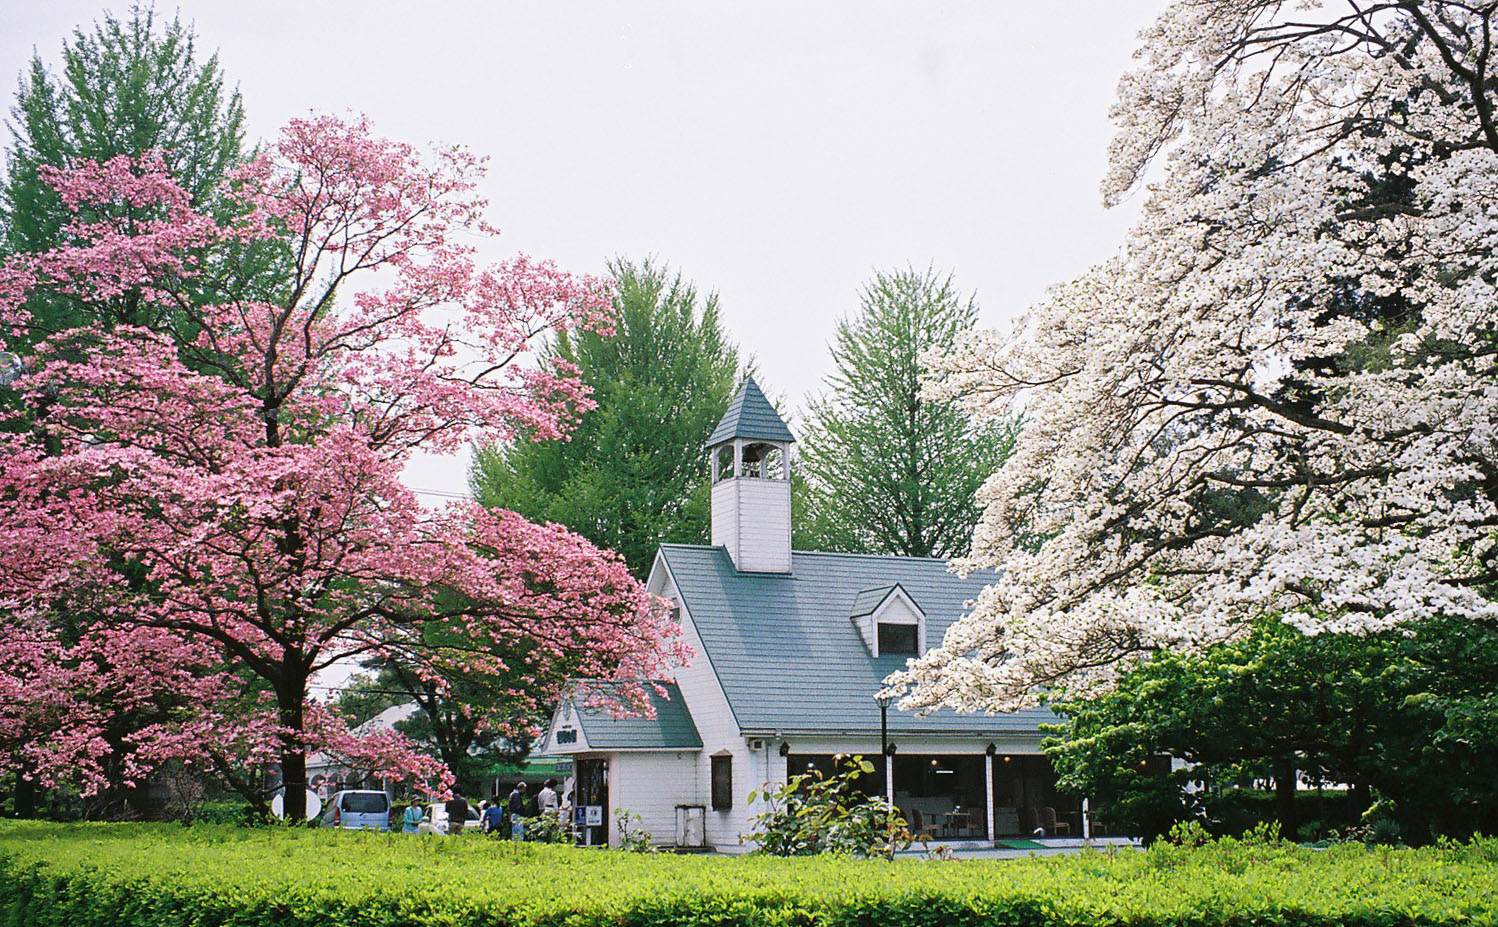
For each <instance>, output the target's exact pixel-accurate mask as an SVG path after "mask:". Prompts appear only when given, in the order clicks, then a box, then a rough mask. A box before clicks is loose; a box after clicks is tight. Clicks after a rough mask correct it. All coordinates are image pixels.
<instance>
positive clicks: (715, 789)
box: [708, 753, 733, 811]
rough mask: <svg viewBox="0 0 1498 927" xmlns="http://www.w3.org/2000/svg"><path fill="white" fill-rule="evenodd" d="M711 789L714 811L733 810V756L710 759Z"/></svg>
mask: <svg viewBox="0 0 1498 927" xmlns="http://www.w3.org/2000/svg"><path fill="white" fill-rule="evenodd" d="M710 760H711V763H710V771H709V783H708V784H709V789H708V791H709V792H710V793H711V796H710V797H711V799H712V806H713V810H714V811H732V810H733V754H731V753H720V754H716V755H714V756H712V757H710Z"/></svg>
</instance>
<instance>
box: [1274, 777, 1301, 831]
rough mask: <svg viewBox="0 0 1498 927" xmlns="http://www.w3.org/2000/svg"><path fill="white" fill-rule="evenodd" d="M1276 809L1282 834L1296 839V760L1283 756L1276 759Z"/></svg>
mask: <svg viewBox="0 0 1498 927" xmlns="http://www.w3.org/2000/svg"><path fill="white" fill-rule="evenodd" d="M1274 809H1275V815H1276V817H1278V818H1279V822H1280V836H1282V837H1284V838H1286V839H1288V840H1293V839H1295V828H1296V820H1295V760H1294V758H1293V757H1288V756H1287V757H1282V758H1280V759H1277V760H1275V761H1274Z"/></svg>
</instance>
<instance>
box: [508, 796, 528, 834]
mask: <svg viewBox="0 0 1498 927" xmlns="http://www.w3.org/2000/svg"><path fill="white" fill-rule="evenodd" d="M525 793H526V785H525V783H524V782H522V783H520V784H519V785H517V786H515V789H514V791H512V792H511V793H510V800H509V802H508V804H509V808H510V839H511V840H524V839H525V819H526V818H527V817H529V816H530V809H529V808H527V807H526V804H525V799H526V794H525Z"/></svg>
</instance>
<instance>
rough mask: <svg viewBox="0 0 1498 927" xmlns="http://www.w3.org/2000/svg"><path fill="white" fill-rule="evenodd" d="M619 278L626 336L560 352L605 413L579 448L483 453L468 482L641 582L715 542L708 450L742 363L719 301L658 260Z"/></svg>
mask: <svg viewBox="0 0 1498 927" xmlns="http://www.w3.org/2000/svg"><path fill="white" fill-rule="evenodd" d="M609 270H610V273H611V275H612V277H613V282H614V297H613V299H614V312H615V323H614V324H615V328H616V333H615V334H614V335H613V336H612V337H603V336H600V335H597V334H594V333H592V332H569V333H566V334H565V335H562V336H560V337H558V339H557V341H556V342H555V344H554V346H553V347H552V353H553V354H554V355H555V356H556V357H558V358H560V359H562V360H565V361H568V362H570V363H572V364H576V365H577V366H578V368H579V369H580V370H581V371H582V379H583V382H584V383H586V384H587V385H588V386H589V387H591V388H592V390H593V394H592V397H593V400H594V401H595V402H597V404H598V406H597V408H595V409H593V410H592V411H590V412H588V413H587V414H585V415H584V416H583V417H582V421H581V422H580V423H579V424H578V427H577V429H576V431H574V432H573V433H572V436H571V440H568V441H548V442H542V443H533V442H520V443H517V444H511V445H502V446H495V447H488V448H483V449H481V450H479V451H478V453H477V454H476V455H475V460H474V466H473V470H472V473H471V476H470V480H471V484H472V487H473V491H474V495H475V496H476V497H477V498H478V500H479V501H480V502H481V503H483V504H484V505H485V506H489V507H498V508H507V509H512V510H514V511H516V512H519V513H520V514H522V515H524V516H525V517H527V518H529V519H532V520H546V521H555V522H559V523H560V524H563V525H566V526H567V527H569V528H571V529H572V530H574V531H576V532H578V533H579V534H581V535H583V536H584V537H586V538H588V539H589V540H590V541H592V542H593V543H595V544H598V545H600V546H602V547H607V548H610V549H612V550H615V551H618V552H619V553H620V554H621V555H622V556H623V557H624V560H625V562H626V563H628V564H629V568H630V570H631V571H632V572H634V573H635V575H637V576H642V577H643V576H644V575H645V574H646V573H647V572H648V571H649V570H650V564H651V561H652V560H653V558H654V557H655V551H656V548H657V547H658V546H659V545H660V544H661V543H663V542H680V543H703V542H705V541H706V540H707V533H708V518H709V510H710V509H709V500H708V492H709V487H708V475H707V457H706V452H705V451H704V449H703V443H704V442H705V441H707V438H708V436H709V435H710V434H711V433H712V430H713V427H714V426H715V425H717V423H718V420H719V419H720V418H722V416H723V413H724V412H725V411H726V410H727V408H728V402H729V400H730V399H732V398H733V392H734V388H735V387H736V386H737V380H738V374H739V354H738V349H737V347H736V346H735V345H734V344H733V343H732V342H730V341H729V340H728V338H727V337H726V336H725V334H724V333H723V330H722V327H721V324H720V322H719V316H718V298H717V295H716V294H708V295H707V296H706V297H701V296H699V294H698V293H697V290H696V288H695V287H694V286H692V284H690V283H689V282H687V281H685V280H683V279H682V278H681V276H680V275H679V274H673V273H671V272H670V271H669V269H668V268H666V267H665V266H661V265H657V264H655V263H653V262H651V261H649V260H646V261H644V262H641V263H638V264H636V263H633V262H630V261H627V260H622V259H616V260H614V261H613V262H611V263H610V265H609Z"/></svg>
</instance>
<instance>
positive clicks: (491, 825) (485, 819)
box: [479, 796, 505, 837]
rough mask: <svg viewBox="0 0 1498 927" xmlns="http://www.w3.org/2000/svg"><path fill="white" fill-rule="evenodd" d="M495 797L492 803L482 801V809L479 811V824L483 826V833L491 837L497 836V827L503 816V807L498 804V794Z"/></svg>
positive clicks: (498, 827) (499, 825)
mask: <svg viewBox="0 0 1498 927" xmlns="http://www.w3.org/2000/svg"><path fill="white" fill-rule="evenodd" d="M495 798H496V800H495V802H494V803H493V804H492V805H491V804H490V803H489V802H484V810H483V811H481V812H480V813H479V825H480V826H481V827H483V829H484V833H486V834H488V835H489V836H491V837H494V836H499V829H500V827H501V824H502V822H503V821H504V817H505V811H504V807H503V806H501V805H500V803H499V801H498V796H496V797H495Z"/></svg>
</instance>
